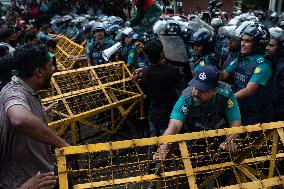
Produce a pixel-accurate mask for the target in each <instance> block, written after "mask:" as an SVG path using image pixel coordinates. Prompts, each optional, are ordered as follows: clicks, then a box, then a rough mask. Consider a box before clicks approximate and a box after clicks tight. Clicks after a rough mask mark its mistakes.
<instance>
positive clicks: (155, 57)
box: [144, 40, 163, 64]
mask: <svg viewBox="0 0 284 189" xmlns="http://www.w3.org/2000/svg"><path fill="white" fill-rule="evenodd" d="M144 52H145V53H146V54H147V56H148V60H149V62H150V63H152V64H157V63H158V62H159V61H160V58H161V52H163V45H162V43H161V41H159V40H150V41H148V42H147V43H146V44H145V47H144Z"/></svg>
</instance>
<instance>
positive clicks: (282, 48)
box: [269, 27, 284, 56]
mask: <svg viewBox="0 0 284 189" xmlns="http://www.w3.org/2000/svg"><path fill="white" fill-rule="evenodd" d="M269 33H270V39H274V40H275V41H276V42H277V46H278V48H277V54H279V55H281V56H284V55H283V53H284V30H282V29H281V28H278V27H274V28H270V29H269Z"/></svg>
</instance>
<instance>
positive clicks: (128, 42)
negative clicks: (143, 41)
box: [120, 31, 139, 71]
mask: <svg viewBox="0 0 284 189" xmlns="http://www.w3.org/2000/svg"><path fill="white" fill-rule="evenodd" d="M134 35H135V33H134V32H133V31H131V32H127V33H124V45H123V47H122V48H121V51H120V53H121V56H122V59H123V61H124V62H125V64H126V66H127V67H128V68H129V69H130V71H134V69H137V68H138V67H139V66H138V63H137V57H136V48H135V45H134V42H133V36H134Z"/></svg>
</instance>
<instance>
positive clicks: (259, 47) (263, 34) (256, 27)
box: [241, 23, 270, 53]
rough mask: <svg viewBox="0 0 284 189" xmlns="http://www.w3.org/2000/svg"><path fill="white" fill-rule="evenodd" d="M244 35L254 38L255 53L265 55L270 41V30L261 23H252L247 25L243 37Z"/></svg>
mask: <svg viewBox="0 0 284 189" xmlns="http://www.w3.org/2000/svg"><path fill="white" fill-rule="evenodd" d="M244 35H248V36H250V37H252V39H253V51H254V52H255V53H263V52H264V51H265V48H266V46H267V44H268V42H269V40H270V35H269V31H268V29H267V28H266V27H264V26H263V25H261V24H259V23H251V24H249V25H247V26H246V27H245V28H244V30H243V32H242V34H241V37H242V36H244Z"/></svg>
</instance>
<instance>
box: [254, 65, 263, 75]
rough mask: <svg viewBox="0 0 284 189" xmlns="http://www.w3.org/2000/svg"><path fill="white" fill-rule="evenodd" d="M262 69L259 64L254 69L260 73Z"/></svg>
mask: <svg viewBox="0 0 284 189" xmlns="http://www.w3.org/2000/svg"><path fill="white" fill-rule="evenodd" d="M260 71H261V68H260V67H259V66H257V67H256V68H255V69H254V73H256V74H258V73H260Z"/></svg>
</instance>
